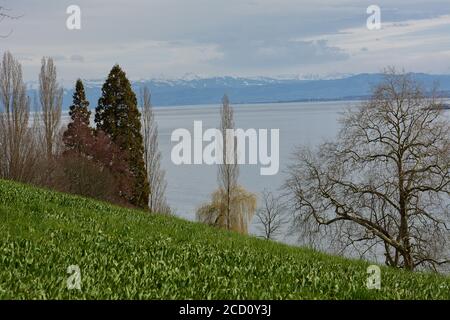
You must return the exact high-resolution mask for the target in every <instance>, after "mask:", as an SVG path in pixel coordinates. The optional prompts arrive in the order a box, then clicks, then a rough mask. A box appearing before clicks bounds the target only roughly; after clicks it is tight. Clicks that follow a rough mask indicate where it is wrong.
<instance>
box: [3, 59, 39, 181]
mask: <svg viewBox="0 0 450 320" xmlns="http://www.w3.org/2000/svg"><path fill="white" fill-rule="evenodd" d="M0 103H1V104H0V106H1V108H0V147H1V150H0V176H1V177H3V178H6V179H13V180H17V181H24V182H29V181H30V179H31V177H30V175H31V172H32V169H33V168H32V165H33V157H34V143H33V142H34V141H33V138H32V131H31V130H30V127H29V119H30V103H29V99H28V96H27V95H26V88H25V84H24V82H23V78H22V67H21V65H20V63H19V62H18V61H17V60H15V59H14V57H13V56H12V54H11V53H10V52H5V53H4V55H3V59H2V62H1V64H0Z"/></svg>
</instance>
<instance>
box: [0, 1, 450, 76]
mask: <svg viewBox="0 0 450 320" xmlns="http://www.w3.org/2000/svg"><path fill="white" fill-rule="evenodd" d="M377 2H378V3H377V5H379V6H380V7H381V12H382V23H383V24H382V25H383V28H382V29H381V30H374V31H369V30H368V29H367V28H366V27H365V25H366V19H367V17H368V16H367V14H366V8H367V7H368V6H369V5H371V4H373V3H370V2H368V1H360V0H342V1H331V0H324V1H320V2H318V1H309V0H308V1H299V0H228V1H211V0H150V1H148V0H147V1H145V0H129V1H126V2H125V1H119V0H96V1H87V0H76V1H73V0H71V1H67V0H47V1H45V2H42V1H29V0H14V1H12V0H0V6H4V7H6V8H8V9H11V11H10V12H13V13H14V14H17V15H23V17H22V18H21V19H19V20H11V21H7V20H4V21H2V22H1V23H0V34H5V33H8V32H9V31H10V30H13V33H12V34H11V35H10V36H9V37H8V38H6V39H0V42H1V43H2V45H1V47H0V48H1V49H3V50H5V49H8V50H10V51H12V52H13V54H15V55H16V56H17V57H18V58H19V59H21V61H22V63H23V64H24V70H25V76H26V78H27V79H29V80H33V79H34V78H36V77H37V72H38V68H39V62H40V59H41V57H42V56H44V55H45V56H53V57H55V59H56V60H57V64H58V68H59V73H60V76H61V77H62V78H63V79H64V80H66V81H72V80H73V79H75V78H76V77H79V76H81V77H83V78H102V77H104V76H105V75H106V74H107V72H108V70H109V69H110V67H111V65H113V64H114V63H120V64H122V65H123V67H124V68H125V70H127V73H128V74H129V76H130V77H131V78H133V79H137V78H149V77H161V76H164V77H180V76H182V75H183V74H186V73H195V74H200V75H205V76H213V75H239V76H255V75H261V76H262V75H263V76H277V75H282V74H318V75H327V74H335V73H356V72H377V71H380V70H381V69H382V68H383V67H385V66H387V65H398V66H399V67H404V68H405V69H408V70H410V71H416V72H431V73H450V2H449V1H448V0H445V1H437V0H431V1H427V2H425V3H423V1H418V0H410V1H406V0H405V1H400V0H393V1H392V0H391V1H387V0H386V1H377ZM72 4H77V5H79V6H80V8H81V14H82V16H81V21H82V29H81V30H79V31H70V30H68V29H67V28H66V19H67V17H68V15H67V14H66V8H67V7H68V6H69V5H72Z"/></svg>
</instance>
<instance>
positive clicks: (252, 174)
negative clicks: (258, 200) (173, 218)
mask: <svg viewBox="0 0 450 320" xmlns="http://www.w3.org/2000/svg"><path fill="white" fill-rule="evenodd" d="M355 104H357V102H344V101H339V102H313V103H281V104H261V105H255V104H252V105H235V106H234V111H235V122H236V128H242V129H249V128H255V129H279V130H280V170H279V172H278V174H276V175H273V176H261V175H260V171H259V170H260V165H241V166H240V177H239V183H240V184H241V185H243V186H244V187H245V188H247V189H248V190H250V191H252V192H255V193H259V192H261V191H262V190H264V189H268V190H271V191H275V192H276V191H277V190H278V189H279V188H280V186H281V185H282V184H283V181H284V179H285V177H286V176H285V172H284V171H285V169H286V166H287V165H288V163H289V162H290V159H291V154H292V151H293V150H294V149H295V147H296V146H298V145H310V146H314V145H317V144H319V143H321V142H322V141H323V140H324V139H326V138H332V137H334V136H335V135H336V133H337V131H338V129H339V124H338V121H337V119H338V117H339V115H340V113H341V112H342V111H344V110H345V109H346V108H348V107H350V106H352V105H353V106H354V105H355ZM155 113H156V120H157V122H158V127H159V145H160V150H161V152H162V157H163V159H162V166H163V168H164V169H165V170H166V177H167V182H168V187H167V198H168V201H169V203H170V205H171V206H172V207H173V209H174V210H175V212H176V214H177V215H179V216H181V217H183V218H186V219H189V220H194V219H195V211H196V208H197V207H198V206H199V205H201V204H202V203H203V202H205V201H208V199H209V196H210V194H211V193H212V192H213V191H214V190H215V189H216V188H217V177H216V175H217V168H216V166H209V165H180V166H177V165H175V164H173V163H172V162H171V160H170V154H171V149H172V147H173V146H174V145H175V144H176V142H173V143H172V142H171V141H170V138H171V134H172V131H173V130H175V129H177V128H186V129H188V130H189V131H190V132H191V134H192V133H193V124H194V121H197V120H202V121H203V130H206V129H207V128H219V123H220V119H219V105H203V106H184V107H158V108H155ZM204 145H206V143H205V144H204ZM250 231H251V232H255V225H254V224H253V225H252V226H251V228H250Z"/></svg>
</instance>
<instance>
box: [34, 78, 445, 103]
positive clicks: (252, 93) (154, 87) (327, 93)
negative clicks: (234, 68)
mask: <svg viewBox="0 0 450 320" xmlns="http://www.w3.org/2000/svg"><path fill="white" fill-rule="evenodd" d="M412 75H413V76H414V78H416V79H417V80H418V81H420V82H421V83H423V84H424V86H425V87H426V88H427V89H431V88H432V87H433V85H434V84H435V83H438V84H439V89H440V90H441V91H442V93H443V94H444V95H445V96H450V75H430V74H423V73H413V74H412ZM381 80H382V75H381V74H376V73H375V74H367V73H364V74H358V75H352V76H347V77H345V78H339V79H320V80H299V79H275V78H264V77H261V78H234V77H215V78H205V79H202V78H193V79H180V80H140V81H133V82H132V85H133V88H134V90H135V92H136V93H138V92H139V88H140V87H141V86H144V85H146V86H149V87H150V89H151V92H152V101H153V104H154V105H155V106H172V105H173V106H177V105H196V104H218V103H220V101H221V98H222V96H223V94H224V93H227V94H228V95H229V96H230V99H231V101H232V102H233V103H267V102H291V101H310V100H343V99H349V100H350V99H358V98H364V97H367V96H368V95H369V94H370V90H371V88H372V87H373V86H374V85H376V84H377V83H379V82H380V81H381ZM102 84H103V80H85V87H86V94H87V98H88V100H89V101H90V102H91V107H92V108H94V107H95V106H96V104H97V100H98V98H99V96H100V94H101V86H102ZM30 87H31V86H30ZM33 91H34V90H33V89H32V88H30V89H29V94H30V95H34V93H33ZM72 93H73V90H72V89H70V88H67V89H66V90H65V91H64V107H65V108H67V107H68V106H69V105H70V103H71V100H72Z"/></svg>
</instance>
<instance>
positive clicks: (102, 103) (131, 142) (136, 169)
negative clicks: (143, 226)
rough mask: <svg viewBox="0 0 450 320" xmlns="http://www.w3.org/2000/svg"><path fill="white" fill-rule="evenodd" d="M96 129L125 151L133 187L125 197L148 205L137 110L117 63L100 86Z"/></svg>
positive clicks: (144, 206) (139, 120)
mask: <svg viewBox="0 0 450 320" xmlns="http://www.w3.org/2000/svg"><path fill="white" fill-rule="evenodd" d="M95 123H96V125H97V130H102V131H103V132H105V133H106V134H107V135H109V136H110V137H111V139H112V140H113V142H114V143H116V144H117V145H118V146H119V148H120V149H121V150H123V151H125V152H126V153H127V158H128V165H129V170H130V171H131V173H132V175H133V180H134V187H133V190H132V194H131V197H130V199H128V201H129V202H130V203H131V204H132V205H135V206H137V207H140V208H145V209H147V208H148V199H149V185H148V179H147V173H146V170H145V164H144V145H143V138H142V134H141V114H140V112H139V109H138V107H137V99H136V95H135V94H134V92H133V90H132V88H131V83H130V81H129V80H128V79H127V77H126V74H125V72H124V71H123V70H122V69H121V68H120V66H119V65H115V66H114V67H113V68H112V69H111V71H110V73H109V75H108V78H107V79H106V81H105V83H104V84H103V87H102V96H101V97H100V99H99V100H98V106H97V108H96V109H95Z"/></svg>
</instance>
